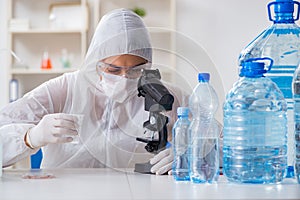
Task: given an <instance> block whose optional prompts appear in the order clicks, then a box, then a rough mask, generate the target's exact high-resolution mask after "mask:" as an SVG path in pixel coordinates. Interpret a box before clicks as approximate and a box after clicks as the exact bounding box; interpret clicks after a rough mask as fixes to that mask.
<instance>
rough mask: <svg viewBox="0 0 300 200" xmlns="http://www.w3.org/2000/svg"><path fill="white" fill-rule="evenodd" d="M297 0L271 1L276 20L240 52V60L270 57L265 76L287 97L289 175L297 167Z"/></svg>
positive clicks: (299, 36)
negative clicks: (294, 88)
mask: <svg viewBox="0 0 300 200" xmlns="http://www.w3.org/2000/svg"><path fill="white" fill-rule="evenodd" d="M299 6H300V3H299V2H298V1H293V0H276V1H273V2H270V3H269V4H268V14H269V15H268V17H269V20H270V21H271V22H273V24H272V25H271V26H269V27H268V28H266V29H265V30H264V31H263V32H262V33H260V34H259V35H258V36H257V37H256V38H255V39H254V40H253V41H252V42H250V44H249V45H248V46H247V47H246V48H245V49H244V50H243V51H242V52H241V55H240V59H239V62H240V64H241V63H242V62H244V61H245V60H247V59H249V58H263V57H269V58H271V59H273V61H274V64H273V66H272V68H271V70H270V71H268V72H267V73H266V74H265V76H267V77H269V78H270V79H271V80H272V81H273V82H275V83H276V84H277V86H278V87H279V89H280V90H281V92H282V93H283V95H284V98H285V99H286V101H287V103H288V104H287V106H288V110H287V119H288V168H287V173H286V177H293V171H294V169H293V168H294V160H295V152H294V146H295V144H294V133H295V131H294V109H293V96H292V79H293V75H294V71H295V69H296V68H297V65H298V62H299V59H300V27H299V26H298V25H297V23H295V21H297V20H299V13H300V12H299Z"/></svg>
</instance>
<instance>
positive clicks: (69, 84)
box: [0, 9, 183, 168]
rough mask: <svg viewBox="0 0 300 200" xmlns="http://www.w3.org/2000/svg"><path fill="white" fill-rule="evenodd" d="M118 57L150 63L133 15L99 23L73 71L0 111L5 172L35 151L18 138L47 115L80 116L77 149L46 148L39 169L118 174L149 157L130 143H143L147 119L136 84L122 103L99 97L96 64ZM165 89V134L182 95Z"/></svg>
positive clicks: (144, 34) (144, 35) (121, 12)
mask: <svg viewBox="0 0 300 200" xmlns="http://www.w3.org/2000/svg"><path fill="white" fill-rule="evenodd" d="M123 54H131V55H135V56H139V57H142V58H144V59H146V60H147V61H148V62H150V63H151V62H152V49H151V44H150V38H149V33H148V31H147V29H146V28H145V25H144V23H143V22H142V20H141V19H140V17H139V16H137V15H136V14H134V13H133V12H131V11H129V10H126V9H118V10H114V11H112V12H110V13H108V14H107V15H105V16H104V17H103V18H102V19H101V21H100V23H99V25H98V27H97V28H96V31H95V34H94V36H93V39H92V41H91V44H90V47H89V49H88V52H87V55H86V58H85V61H84V63H83V66H82V68H81V69H80V70H79V71H76V72H73V73H66V74H64V75H62V76H60V77H58V78H55V79H52V80H50V81H48V82H45V83H44V84H42V85H40V86H39V87H37V88H36V89H34V90H32V91H31V92H29V93H27V94H26V95H25V96H24V97H23V98H21V99H19V100H17V101H15V102H13V103H11V104H9V105H7V106H6V107H5V108H4V109H3V110H2V111H1V113H0V134H1V137H2V141H3V152H4V155H3V165H4V166H9V165H11V164H13V163H15V162H17V161H19V160H21V159H22V158H25V157H27V156H29V155H30V154H33V153H34V152H35V151H37V150H32V149H30V148H28V147H27V146H26V145H25V143H24V135H25V133H26V131H27V130H28V129H29V128H31V127H34V126H35V125H36V124H38V123H39V121H40V120H41V119H42V118H43V116H45V115H46V114H51V113H70V114H79V115H83V122H82V126H81V127H80V130H78V133H79V138H80V139H79V143H77V144H76V143H63V144H48V145H46V146H44V147H43V148H42V150H43V160H42V165H41V167H42V168H46V167H47V168H60V167H61V168H62V167H112V168H123V167H133V166H134V163H140V162H146V161H148V160H149V158H151V157H153V155H152V154H150V153H148V152H146V150H145V149H144V146H145V143H141V142H138V141H136V137H145V135H144V129H143V122H144V121H146V120H148V117H149V112H147V111H144V98H143V97H138V96H137V89H136V84H137V80H131V81H135V84H132V82H131V83H130V84H129V85H134V87H131V88H130V87H129V85H123V86H121V87H122V88H121V89H122V92H121V93H119V94H121V96H122V97H126V98H121V99H117V100H115V99H111V98H108V96H111V95H108V94H106V93H105V91H106V92H107V90H104V85H103V84H104V81H101V79H100V76H99V75H98V74H97V72H96V64H97V62H98V61H99V60H102V59H104V58H107V57H110V56H116V55H123ZM116 89H117V88H116ZM119 89H120V88H119ZM168 89H169V91H170V92H171V93H172V94H173V96H174V97H175V102H174V104H173V110H172V111H169V112H166V114H167V115H168V116H169V117H170V122H169V129H170V128H171V127H172V125H173V123H174V121H175V120H176V109H177V107H178V106H179V105H180V104H181V102H182V99H183V95H181V93H180V92H179V91H177V90H175V89H174V88H172V87H170V86H168ZM111 92H114V91H111ZM119 92H120V90H119ZM124 93H125V94H126V95H123V94H124ZM41 134H43V133H41Z"/></svg>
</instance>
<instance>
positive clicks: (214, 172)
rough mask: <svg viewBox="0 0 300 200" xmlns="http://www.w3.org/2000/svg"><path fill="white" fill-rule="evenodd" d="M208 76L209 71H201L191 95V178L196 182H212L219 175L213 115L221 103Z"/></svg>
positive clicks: (216, 134) (216, 128)
mask: <svg viewBox="0 0 300 200" xmlns="http://www.w3.org/2000/svg"><path fill="white" fill-rule="evenodd" d="M209 79H210V74H209V73H199V75H198V80H199V83H198V85H197V86H196V87H195V89H194V90H193V93H192V95H191V96H190V99H189V108H190V112H191V113H192V115H193V118H192V122H191V125H190V127H189V137H190V149H191V151H190V178H191V181H192V182H194V183H212V182H215V181H217V180H218V177H219V145H218V136H219V131H218V130H219V129H218V126H217V123H216V120H215V119H214V115H215V113H216V111H217V109H218V104H219V103H218V96H217V94H216V92H215V90H214V89H213V87H212V86H211V85H210V84H209Z"/></svg>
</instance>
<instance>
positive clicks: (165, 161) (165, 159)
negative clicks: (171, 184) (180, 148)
mask: <svg viewBox="0 0 300 200" xmlns="http://www.w3.org/2000/svg"><path fill="white" fill-rule="evenodd" d="M173 160H174V156H173V149H172V148H167V149H165V150H163V151H161V152H159V153H158V154H157V155H155V156H154V157H153V158H152V159H150V164H151V165H153V166H152V168H151V172H152V173H155V174H156V175H162V174H165V173H166V172H168V174H171V169H172V163H173Z"/></svg>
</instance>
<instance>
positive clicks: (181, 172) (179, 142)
mask: <svg viewBox="0 0 300 200" xmlns="http://www.w3.org/2000/svg"><path fill="white" fill-rule="evenodd" d="M177 115H178V119H177V121H176V123H175V124H174V126H173V130H172V133H173V137H172V138H173V139H172V140H173V141H172V143H173V151H174V161H173V165H172V175H173V177H174V179H175V180H176V181H189V180H190V176H189V161H188V157H189V155H188V151H189V149H188V145H189V144H188V142H189V138H188V128H189V125H190V121H189V109H188V108H186V107H178V108H177Z"/></svg>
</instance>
